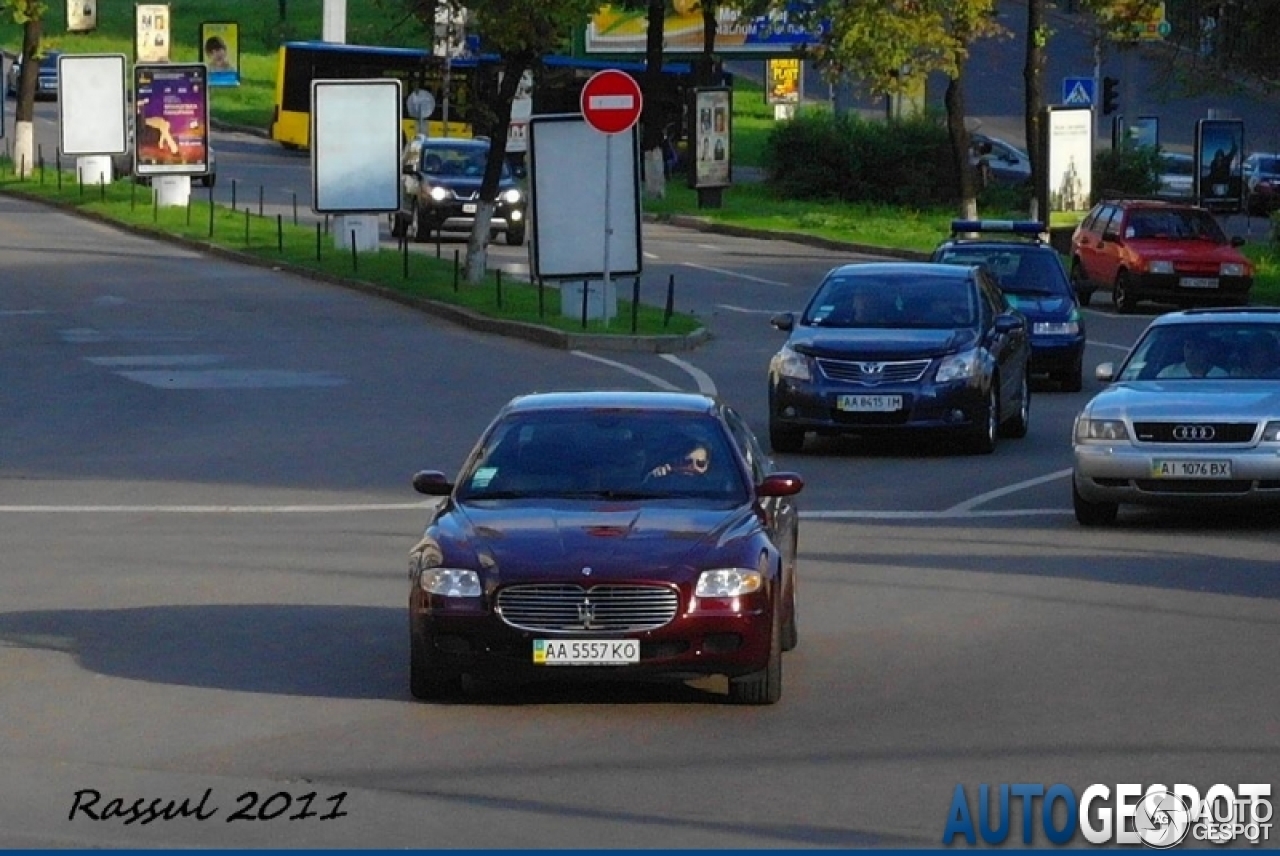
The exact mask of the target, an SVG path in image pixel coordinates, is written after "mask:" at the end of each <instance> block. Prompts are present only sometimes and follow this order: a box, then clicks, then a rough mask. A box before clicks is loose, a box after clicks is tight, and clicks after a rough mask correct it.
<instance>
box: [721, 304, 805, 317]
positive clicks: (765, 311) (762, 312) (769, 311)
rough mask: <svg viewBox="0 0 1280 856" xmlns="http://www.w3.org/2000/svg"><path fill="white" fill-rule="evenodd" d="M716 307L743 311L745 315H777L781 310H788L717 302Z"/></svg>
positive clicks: (730, 310) (728, 310) (731, 310)
mask: <svg viewBox="0 0 1280 856" xmlns="http://www.w3.org/2000/svg"><path fill="white" fill-rule="evenodd" d="M716 308H717V309H723V310H725V311H726V312H741V313H742V314H743V315H777V314H778V313H779V312H786V311H787V310H785V309H748V308H747V307H745V306H734V305H733V304H732V303H717V304H716Z"/></svg>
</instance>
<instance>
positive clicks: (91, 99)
mask: <svg viewBox="0 0 1280 856" xmlns="http://www.w3.org/2000/svg"><path fill="white" fill-rule="evenodd" d="M125 63H126V60H125V56H124V54H62V55H61V56H59V57H58V148H59V150H60V151H61V152H62V154H64V155H68V156H71V157H77V156H80V155H122V154H125V153H126V152H128V151H129V126H128V119H127V102H126V89H125V68H126V66H125Z"/></svg>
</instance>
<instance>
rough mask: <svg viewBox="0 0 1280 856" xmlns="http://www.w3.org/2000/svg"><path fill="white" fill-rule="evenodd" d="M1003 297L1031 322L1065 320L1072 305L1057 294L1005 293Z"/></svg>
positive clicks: (1065, 298) (1068, 300) (1068, 299)
mask: <svg viewBox="0 0 1280 856" xmlns="http://www.w3.org/2000/svg"><path fill="white" fill-rule="evenodd" d="M1005 296H1006V297H1007V298H1009V302H1010V303H1012V304H1013V307H1014V308H1015V309H1017V310H1018V311H1019V312H1021V313H1022V314H1023V315H1025V316H1027V318H1028V319H1029V320H1031V321H1046V320H1050V319H1062V318H1066V317H1067V316H1068V315H1070V314H1071V309H1072V307H1073V305H1074V301H1072V299H1071V298H1070V297H1064V296H1062V295H1058V294H1014V293H1012V292H1008V291H1006V292H1005Z"/></svg>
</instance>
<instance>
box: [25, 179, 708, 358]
mask: <svg viewBox="0 0 1280 856" xmlns="http://www.w3.org/2000/svg"><path fill="white" fill-rule="evenodd" d="M0 193H3V194H5V195H7V196H12V197H15V198H18V199H23V200H25V201H27V202H34V203H37V204H40V205H45V206H47V207H49V208H56V209H58V210H60V211H62V212H64V213H68V214H73V215H75V216H77V217H83V218H84V219H86V220H92V221H94V222H97V223H102V224H103V225H106V226H112V227H115V228H117V229H120V230H122V231H125V232H128V233H130V234H132V235H137V236H139V237H142V238H149V239H151V240H160V241H166V242H168V243H170V244H175V245H177V246H181V247H185V248H187V249H190V250H194V251H196V252H200V253H205V254H207V255H212V256H217V257H219V258H223V259H226V260H228V261H233V262H237V263H239V264H247V265H252V266H253V267H257V268H264V269H267V270H272V271H280V272H283V273H289V274H293V275H294V276H300V277H303V278H306V279H311V280H315V281H317V282H325V283H328V284H330V285H337V286H341V287H344V288H349V289H351V290H353V291H359V292H361V293H363V294H368V295H370V296H372V297H379V298H382V299H384V300H390V301H393V302H395V303H399V304H402V305H404V306H409V307H411V308H414V309H418V310H420V311H422V312H424V313H426V314H428V315H431V316H434V317H436V318H440V319H442V320H445V321H449V322H452V323H454V324H457V325H459V326H461V327H466V328H467V329H470V330H475V331H477V332H481V333H494V334H497V335H501V336H506V337H508V338H513V339H521V340H524V341H526V342H531V343H533V344H536V345H542V346H544V347H550V348H557V349H559V350H563V351H574V350H590V351H615V352H635V353H651V354H665V353H679V352H683V351H692V350H694V349H696V348H698V347H699V346H701V345H702V344H704V343H706V342H708V341H710V340H711V338H712V336H711V332H710V331H709V330H707V328H705V327H699V328H698V329H697V330H694V331H693V332H692V333H688V334H685V335H668V336H629V335H624V334H619V335H616V336H615V335H608V334H601V333H570V332H567V331H565V330H557V329H555V328H553V327H545V326H543V325H541V324H530V323H526V322H523V321H510V320H507V319H503V318H492V317H490V316H488V315H482V314H480V313H479V312H475V311H473V310H470V309H467V308H465V307H462V306H455V305H453V304H451V303H444V302H442V301H438V300H431V299H428V298H425V297H414V296H413V295H409V294H403V293H401V292H398V291H396V290H395V289H392V288H387V287H386V286H383V285H378V284H377V283H372V282H366V281H364V280H360V279H351V278H348V277H342V276H337V275H335V274H329V273H324V272H323V271H316V270H311V269H310V268H305V267H300V266H297V265H292V264H289V263H288V262H282V261H278V260H273V259H264V258H261V257H259V256H255V255H252V254H250V253H242V252H240V251H238V250H233V249H228V248H227V247H221V246H218V245H216V244H210V243H208V242H206V241H197V240H193V239H191V238H184V237H181V236H179V235H169V234H165V233H164V232H156V231H152V230H150V229H146V228H144V227H141V226H133V225H130V224H128V223H121V222H119V221H117V220H113V219H111V218H110V217H104V216H102V215H101V214H97V213H94V212H92V211H85V210H83V209H81V208H77V207H75V206H74V205H65V204H62V203H59V202H56V201H52V200H49V199H46V198H44V197H40V196H35V195H32V194H28V193H24V192H22V191H21V190H12V189H4V190H0Z"/></svg>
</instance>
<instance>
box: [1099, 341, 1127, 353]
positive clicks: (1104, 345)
mask: <svg viewBox="0 0 1280 856" xmlns="http://www.w3.org/2000/svg"><path fill="white" fill-rule="evenodd" d="M1089 344H1090V345H1097V346H1098V347H1099V348H1115V349H1116V350H1117V351H1127V350H1129V349H1130V348H1131V347H1133V346H1132V345H1113V344H1111V343H1110V342H1090V343H1089Z"/></svg>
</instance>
